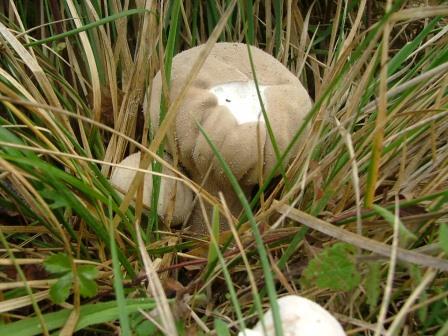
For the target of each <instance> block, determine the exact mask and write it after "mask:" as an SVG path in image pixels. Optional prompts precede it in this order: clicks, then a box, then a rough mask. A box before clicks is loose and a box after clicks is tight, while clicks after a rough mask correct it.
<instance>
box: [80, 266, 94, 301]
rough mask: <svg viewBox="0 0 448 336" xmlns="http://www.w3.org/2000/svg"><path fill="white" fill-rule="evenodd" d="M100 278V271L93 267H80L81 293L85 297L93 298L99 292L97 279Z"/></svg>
mask: <svg viewBox="0 0 448 336" xmlns="http://www.w3.org/2000/svg"><path fill="white" fill-rule="evenodd" d="M97 276H98V270H97V269H96V268H95V267H94V266H91V265H83V266H80V267H78V279H79V292H80V293H81V295H82V296H83V297H92V296H94V295H96V293H97V292H98V286H97V284H96V282H95V280H94V279H95V278H96V277H97Z"/></svg>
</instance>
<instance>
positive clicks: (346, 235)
mask: <svg viewBox="0 0 448 336" xmlns="http://www.w3.org/2000/svg"><path fill="white" fill-rule="evenodd" d="M273 207H274V208H276V209H277V211H278V212H279V213H281V214H282V215H284V216H286V217H288V218H290V219H292V220H294V221H296V222H298V223H301V224H303V225H306V226H308V227H310V228H312V229H313V230H316V231H319V232H322V233H324V234H326V235H328V236H330V237H333V238H335V239H338V240H340V241H343V242H346V243H349V244H353V245H355V246H357V247H359V248H361V249H363V250H367V251H370V252H374V253H377V254H379V255H381V256H384V257H390V256H391V254H392V250H391V247H390V246H388V245H386V244H384V243H381V242H377V241H375V240H372V239H369V238H365V237H363V236H359V235H357V234H355V233H352V232H350V231H347V230H345V229H342V228H339V227H337V226H335V225H332V224H330V223H328V222H325V221H323V220H321V219H319V218H316V217H313V216H311V215H309V214H307V213H305V212H303V211H300V210H297V209H294V208H292V207H290V206H288V205H286V204H282V203H281V202H279V201H274V203H273ZM397 259H398V260H400V261H406V262H409V263H412V264H417V265H421V266H426V267H433V268H436V269H439V270H442V271H448V261H447V260H443V259H439V258H434V257H431V256H428V255H424V254H421V253H416V252H414V251H410V250H404V249H401V248H398V249H397Z"/></svg>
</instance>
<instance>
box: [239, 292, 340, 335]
mask: <svg viewBox="0 0 448 336" xmlns="http://www.w3.org/2000/svg"><path fill="white" fill-rule="evenodd" d="M278 305H279V308H280V318H281V321H282V327H283V335H285V336H345V335H346V334H345V332H344V329H342V327H341V325H340V324H339V322H338V321H337V320H336V319H335V318H334V317H333V315H331V314H330V313H329V312H328V311H327V310H325V309H324V308H322V307H321V306H320V305H318V304H317V303H315V302H313V301H311V300H308V299H306V298H304V297H301V296H298V295H288V296H284V297H282V298H280V299H278ZM263 322H264V325H265V327H266V333H263V327H262V325H261V321H258V323H257V324H256V325H255V327H254V328H253V329H252V330H251V332H252V334H251V335H254V336H255V335H259V336H274V335H275V330H274V320H273V318H272V311H271V309H269V310H268V311H267V312H266V313H265V314H264V316H263ZM245 331H246V330H245ZM241 335H243V332H240V333H239V336H241Z"/></svg>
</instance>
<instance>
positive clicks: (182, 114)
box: [150, 43, 311, 185]
mask: <svg viewBox="0 0 448 336" xmlns="http://www.w3.org/2000/svg"><path fill="white" fill-rule="evenodd" d="M202 48H204V46H203V45H201V46H198V47H195V48H192V49H189V50H186V51H184V52H181V53H180V54H178V55H176V56H175V57H174V58H173V64H172V70H171V83H170V85H171V86H170V99H171V101H172V100H174V99H175V98H176V96H177V95H178V94H179V92H180V91H181V89H182V88H183V87H184V85H185V83H186V81H187V79H188V78H187V76H188V74H189V71H190V69H191V68H192V66H193V64H194V63H195V61H196V60H197V58H198V56H199V54H200V52H201V50H202ZM250 50H251V54H252V58H253V61H254V66H255V72H256V79H257V83H258V88H259V92H257V88H256V83H255V81H254V77H253V73H252V70H251V65H250V60H249V54H248V50H247V45H246V44H242V43H216V44H215V46H214V47H213V48H212V50H211V53H210V55H209V56H208V58H207V59H206V61H205V63H204V65H203V66H202V68H201V70H200V71H199V73H198V75H197V77H196V78H195V79H194V81H193V83H192V85H191V86H190V88H189V89H188V92H187V94H186V97H185V99H184V100H183V102H182V103H181V106H180V108H179V110H178V111H177V116H176V121H175V125H174V135H175V139H176V141H175V143H176V146H177V150H178V151H179V157H180V162H181V163H182V165H183V166H184V167H185V168H186V169H187V171H188V172H189V173H190V174H192V175H196V174H198V175H199V176H204V175H205V174H206V172H207V170H208V169H209V167H210V164H211V163H213V162H214V165H213V168H212V175H213V176H214V180H215V181H218V182H219V181H221V182H222V183H226V181H227V179H226V177H225V174H224V173H223V171H222V169H221V168H220V167H219V165H218V164H217V163H216V160H214V153H213V151H212V149H211V148H210V146H209V145H208V143H207V141H206V140H205V138H204V137H203V136H202V134H201V133H200V132H199V129H198V127H197V124H196V123H197V122H198V123H199V124H201V126H202V127H203V128H204V130H205V132H206V133H207V134H208V136H209V137H210V139H211V140H212V141H213V143H214V144H215V145H216V146H217V148H218V149H219V151H220V152H221V154H222V155H223V157H224V159H225V160H226V162H227V164H228V165H229V166H230V168H231V169H232V172H233V174H234V175H235V176H236V178H237V179H238V180H239V182H240V183H241V184H242V185H255V184H257V183H258V181H259V176H260V173H262V175H263V176H264V177H266V176H267V175H268V174H269V173H270V172H271V170H272V168H273V167H274V166H275V164H276V155H275V152H274V148H273V145H272V142H271V140H270V138H269V135H268V134H267V128H266V121H265V119H264V117H263V113H262V108H261V104H260V99H259V98H261V101H262V102H263V105H264V108H265V111H266V114H267V118H268V120H269V123H270V125H271V127H272V131H273V134H274V137H275V140H276V143H277V145H278V148H279V150H280V152H284V150H285V149H286V148H287V146H288V145H289V143H290V142H291V140H292V138H293V137H294V135H295V134H296V132H297V131H298V130H299V128H300V127H301V125H302V122H303V119H304V117H305V115H306V113H307V112H308V111H309V110H310V109H311V99H310V97H309V95H308V93H307V91H306V90H305V89H304V87H303V86H302V84H301V83H300V81H299V80H298V78H297V77H296V76H294V75H293V74H292V73H291V72H290V71H289V70H288V69H287V68H286V67H284V66H283V65H282V64H281V63H280V62H279V61H277V60H276V59H275V58H274V57H272V56H271V55H269V54H267V53H266V52H264V51H262V50H260V49H258V48H256V47H253V46H251V47H250ZM161 89H162V82H161V74H160V72H159V73H157V75H156V77H155V78H154V81H153V86H152V92H151V99H150V114H151V120H152V124H153V131H156V130H157V127H158V126H159V113H160V96H161ZM258 93H259V94H260V95H258ZM167 149H168V150H171V151H173V150H174V148H169V147H168V148H167ZM294 152H295V150H294V148H293V150H292V151H290V153H289V155H288V157H287V159H286V162H285V163H287V162H288V161H289V159H290V158H291V156H292V155H294ZM258 153H261V156H262V157H260V155H258ZM260 160H263V161H262V162H263V164H262V165H261V166H262V167H263V171H262V172H259V167H260V163H261V162H260ZM193 178H194V176H193Z"/></svg>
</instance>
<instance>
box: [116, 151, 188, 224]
mask: <svg viewBox="0 0 448 336" xmlns="http://www.w3.org/2000/svg"><path fill="white" fill-rule="evenodd" d="M140 156H141V155H140V152H138V153H134V154H131V155H129V156H128V157H127V158H125V159H124V160H123V161H121V162H120V165H122V166H127V167H132V168H138V167H139V164H140ZM165 159H166V158H165ZM150 168H151V167H149V168H148V169H150ZM162 173H163V174H165V175H169V176H175V175H174V174H173V173H172V172H171V171H170V170H168V169H166V168H165V167H163V169H162ZM135 174H136V171H135V170H130V169H125V168H115V169H114V171H113V173H112V176H111V178H110V181H111V183H112V185H114V186H115V187H116V188H118V189H119V190H120V191H122V192H127V191H128V189H129V186H130V185H131V182H132V180H133V178H134V176H135ZM152 177H153V175H152V174H145V178H144V182H143V183H144V187H143V204H144V205H145V206H147V207H150V206H151V197H152ZM192 203H193V193H192V191H191V190H190V189H188V188H187V187H186V186H185V185H184V184H183V183H182V182H180V181H176V180H174V179H172V178H168V177H162V179H161V184H160V194H159V200H158V204H157V214H158V215H159V216H160V217H162V218H166V217H167V216H168V214H169V212H170V211H173V218H172V224H173V225H177V224H182V223H183V221H184V219H185V218H186V217H187V216H188V214H189V213H190V211H191V207H192ZM171 209H172V210H171Z"/></svg>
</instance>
